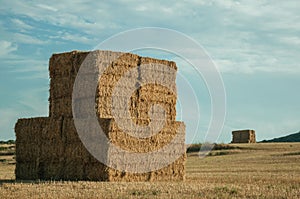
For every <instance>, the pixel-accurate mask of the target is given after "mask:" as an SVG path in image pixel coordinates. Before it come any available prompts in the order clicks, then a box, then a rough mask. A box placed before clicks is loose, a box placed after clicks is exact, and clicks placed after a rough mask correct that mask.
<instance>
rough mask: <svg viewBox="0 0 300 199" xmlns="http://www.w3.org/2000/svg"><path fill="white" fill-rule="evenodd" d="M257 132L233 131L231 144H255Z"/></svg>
mask: <svg viewBox="0 0 300 199" xmlns="http://www.w3.org/2000/svg"><path fill="white" fill-rule="evenodd" d="M255 142H256V138H255V131H254V130H238V131H232V142H231V143H255Z"/></svg>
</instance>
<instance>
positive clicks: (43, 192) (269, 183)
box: [0, 143, 300, 198]
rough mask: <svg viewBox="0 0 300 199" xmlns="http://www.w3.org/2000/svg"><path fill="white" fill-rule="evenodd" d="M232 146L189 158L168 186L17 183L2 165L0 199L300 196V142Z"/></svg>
mask: <svg viewBox="0 0 300 199" xmlns="http://www.w3.org/2000/svg"><path fill="white" fill-rule="evenodd" d="M234 146H239V148H238V149H231V150H226V153H225V154H224V153H221V151H219V152H220V153H218V151H214V153H215V155H210V156H208V157H206V158H203V159H200V158H198V156H197V155H196V154H190V156H189V157H188V159H187V165H186V167H187V180H186V181H185V182H171V183H169V182H155V183H151V182H145V183H141V182H139V183H121V182H118V183H107V182H82V181H80V182H57V181H56V182H54V181H53V182H49V181H47V182H15V181H14V175H13V173H14V165H13V164H11V161H8V162H0V179H1V180H0V198H300V154H299V151H300V143H284V144H283V143H277V144H271V143H259V144H239V145H238V144H235V145H234ZM287 154H288V155H287ZM4 157H5V158H8V159H9V158H12V157H11V156H4ZM1 158H3V156H1Z"/></svg>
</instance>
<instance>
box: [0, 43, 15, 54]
mask: <svg viewBox="0 0 300 199" xmlns="http://www.w3.org/2000/svg"><path fill="white" fill-rule="evenodd" d="M17 49H18V46H17V45H16V44H13V43H12V42H9V41H4V40H0V57H3V56H6V55H8V54H9V53H11V52H13V51H16V50H17Z"/></svg>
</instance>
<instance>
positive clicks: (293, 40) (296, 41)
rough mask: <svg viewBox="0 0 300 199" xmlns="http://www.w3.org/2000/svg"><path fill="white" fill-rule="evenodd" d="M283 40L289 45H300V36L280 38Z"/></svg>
mask: <svg viewBox="0 0 300 199" xmlns="http://www.w3.org/2000/svg"><path fill="white" fill-rule="evenodd" d="M280 40H281V42H283V43H285V44H288V45H295V46H298V47H299V46H300V37H297V36H292V37H283V38H281V39H280Z"/></svg>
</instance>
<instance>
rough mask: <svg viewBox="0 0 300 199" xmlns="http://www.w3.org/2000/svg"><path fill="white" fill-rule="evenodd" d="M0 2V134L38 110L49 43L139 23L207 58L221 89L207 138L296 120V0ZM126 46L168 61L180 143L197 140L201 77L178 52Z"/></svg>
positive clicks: (286, 126)
mask: <svg viewBox="0 0 300 199" xmlns="http://www.w3.org/2000/svg"><path fill="white" fill-rule="evenodd" d="M0 2H1V7H0V99H1V101H0V140H8V139H15V134H14V125H15V123H16V121H17V119H18V118H27V117H37V116H47V114H48V97H49V81H50V80H49V75H48V61H49V58H50V57H51V55H52V54H53V53H59V52H65V51H72V50H92V49H94V48H95V47H96V46H97V44H99V43H101V42H103V41H104V40H106V39H108V38H110V37H112V36H113V35H116V34H119V33H121V32H123V31H128V30H131V29H135V28H144V27H159V28H166V29H171V30H175V31H179V32H181V33H183V34H185V35H187V36H188V37H190V38H192V39H194V40H195V41H196V42H198V43H199V44H200V45H201V46H202V47H203V49H205V51H206V52H207V54H208V55H209V56H210V57H211V58H212V60H213V62H214V63H215V65H216V67H217V68H218V71H219V72H220V75H221V77H222V79H223V82H224V87H225V91H226V117H225V122H224V126H223V130H222V131H221V132H220V135H219V138H218V140H216V141H217V142H225V143H228V142H230V141H231V131H232V130H237V129H254V130H255V131H256V134H257V135H256V137H257V140H263V139H270V138H274V137H279V136H282V135H287V134H289V133H294V132H298V131H299V130H300V103H299V101H300V92H299V90H300V78H299V75H300V64H299V61H300V56H299V52H300V12H299V10H300V3H299V1H297V0H287V1H284V2H282V1H278V0H274V1H265V0H261V1H253V0H240V1H239V0H235V1H233V0H218V1H217V0H191V1H165V2H164V1H130V0H126V1H88V0H87V1H79V0H72V1H71V0H66V1H64V2H63V3H62V2H61V1H56V0H53V1H49V2H43V1H35V0H31V1H14V0H11V1H4V0H0ZM135 53H137V54H140V55H147V56H153V57H157V58H167V59H171V60H174V61H176V63H177V66H178V78H177V89H178V105H177V108H178V109H179V111H178V117H177V118H178V119H179V120H183V121H184V122H185V123H186V126H187V127H186V133H187V136H186V140H187V142H188V143H191V142H202V141H203V140H204V137H205V135H206V131H207V128H208V126H209V124H210V118H211V106H212V105H211V100H210V97H211V96H210V94H209V92H208V89H207V85H206V84H205V81H204V80H203V79H202V78H201V77H200V76H197V75H196V73H195V72H193V70H194V69H193V66H191V65H190V64H189V63H187V62H186V61H185V60H182V59H180V58H179V57H176V56H172V55H170V54H166V53H164V52H161V51H159V50H156V51H155V50H152V51H151V50H149V51H147V50H140V51H136V52H135ZM186 85H190V88H189V89H191V90H193V93H194V95H193V96H192V97H191V96H189V92H188V90H189V89H187V87H186ZM179 102H180V103H179ZM180 104H181V106H180ZM195 105H197V106H198V107H199V109H196V108H195ZM181 108H182V110H181ZM182 112H184V114H182ZM183 115H184V117H183Z"/></svg>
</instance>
